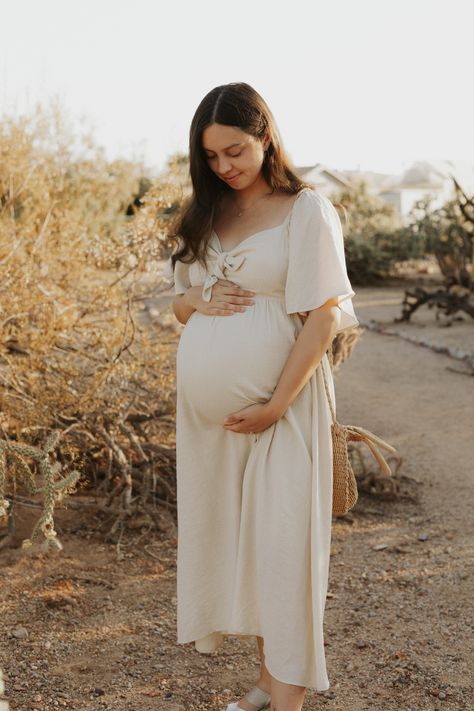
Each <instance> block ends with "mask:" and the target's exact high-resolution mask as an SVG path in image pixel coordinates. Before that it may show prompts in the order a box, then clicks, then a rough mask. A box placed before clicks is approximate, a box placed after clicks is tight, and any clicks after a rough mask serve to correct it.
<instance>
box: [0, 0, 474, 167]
mask: <svg viewBox="0 0 474 711" xmlns="http://www.w3.org/2000/svg"><path fill="white" fill-rule="evenodd" d="M473 14H474V11H473V3H472V1H471V0H323V1H322V0H312V1H311V0H291V1H290V0H286V2H281V1H280V0H273V2H270V1H269V0H239V2H235V3H228V2H225V0H200V1H199V2H196V0H194V1H192V0H186V1H185V0H171V1H170V2H163V1H161V0H133V2H132V1H127V0H80V1H79V0H14V1H12V0H0V17H1V23H0V114H2V115H3V114H5V113H7V114H8V115H19V114H22V113H25V112H28V111H29V110H31V109H32V108H33V107H34V105H35V104H36V102H37V101H41V102H45V103H47V101H48V98H49V97H52V96H56V97H58V98H59V99H60V100H61V103H62V104H63V105H64V107H65V108H66V110H67V111H68V112H69V113H70V115H71V117H72V118H74V120H75V119H77V120H78V122H79V120H80V119H81V118H82V119H83V121H84V124H83V125H84V130H85V128H86V127H87V128H92V129H93V132H94V135H95V137H96V139H97V142H98V143H99V144H100V145H102V146H104V148H105V150H106V154H107V156H108V157H110V158H116V157H125V158H133V157H138V158H142V159H143V160H144V161H145V162H146V163H147V164H148V166H149V167H150V169H151V170H154V171H158V170H160V169H161V168H163V166H164V164H165V161H166V159H167V158H168V157H169V156H170V155H171V154H172V153H173V152H175V151H177V150H179V151H187V147H188V132H189V126H190V122H191V119H192V116H193V114H194V111H195V110H196V108H197V106H198V104H199V102H200V101H201V99H202V98H203V96H204V95H205V94H206V93H207V92H208V91H210V90H211V89H212V88H213V87H215V86H217V85H219V84H226V83H228V82H232V81H245V82H247V83H249V84H251V85H252V86H253V87H254V88H255V89H256V90H257V91H258V92H259V93H260V94H261V95H262V96H263V98H264V99H265V101H266V102H267V103H268V105H269V107H270V109H271V111H272V113H273V115H274V117H275V119H276V122H277V125H278V127H279V130H280V134H281V136H282V140H283V144H284V146H285V148H286V150H287V151H288V153H289V155H290V157H291V159H292V160H293V161H294V162H295V164H296V165H312V164H314V163H317V162H322V163H325V164H327V165H328V166H329V167H332V168H336V169H356V168H358V167H360V168H361V169H362V170H366V169H367V170H379V171H383V172H395V173H396V172H399V171H401V170H402V169H403V168H404V167H406V166H408V165H409V164H410V163H411V162H412V161H413V160H430V159H453V160H458V159H462V160H467V161H470V162H474V141H473V139H472V127H473V126H474V104H473V99H472V90H471V87H472V27H473V19H474V17H473ZM78 125H79V123H78Z"/></svg>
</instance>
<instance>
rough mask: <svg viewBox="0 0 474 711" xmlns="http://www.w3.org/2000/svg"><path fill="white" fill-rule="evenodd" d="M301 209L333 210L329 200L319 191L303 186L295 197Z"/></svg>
mask: <svg viewBox="0 0 474 711" xmlns="http://www.w3.org/2000/svg"><path fill="white" fill-rule="evenodd" d="M297 202H299V203H300V205H301V208H302V209H306V210H312V211H317V212H321V211H326V210H335V207H334V205H333V204H332V202H331V200H330V199H329V198H328V197H326V195H323V194H322V193H320V192H319V191H318V190H317V189H316V188H303V189H302V190H301V192H300V194H299V197H298V198H297Z"/></svg>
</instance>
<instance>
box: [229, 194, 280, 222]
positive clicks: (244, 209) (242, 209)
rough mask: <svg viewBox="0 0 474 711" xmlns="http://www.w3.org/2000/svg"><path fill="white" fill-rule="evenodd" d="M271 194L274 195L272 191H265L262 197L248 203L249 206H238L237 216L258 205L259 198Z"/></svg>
mask: <svg viewBox="0 0 474 711" xmlns="http://www.w3.org/2000/svg"><path fill="white" fill-rule="evenodd" d="M269 195H272V193H263V195H260V197H259V198H257V199H256V200H255V202H253V203H252V204H251V205H248V206H247V207H243V208H241V209H240V210H239V208H237V212H235V214H236V215H237V217H241V216H242V214H243V213H244V212H246V211H247V210H250V208H251V207H253V206H254V205H256V204H257V202H259V200H262V199H263V198H264V197H268V196H269Z"/></svg>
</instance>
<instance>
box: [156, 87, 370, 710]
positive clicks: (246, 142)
mask: <svg viewBox="0 0 474 711" xmlns="http://www.w3.org/2000/svg"><path fill="white" fill-rule="evenodd" d="M189 148H190V155H189V157H190V173H191V181H192V194H191V196H190V197H189V199H188V200H187V201H186V204H185V206H184V208H183V210H182V211H181V212H180V215H179V218H178V219H177V223H176V225H175V230H174V237H175V238H176V242H177V248H176V249H175V250H174V252H173V255H172V256H171V257H170V260H169V263H168V276H169V277H170V278H172V279H173V280H174V290H175V294H176V296H175V298H174V301H173V309H174V313H175V315H176V318H177V319H178V321H179V322H181V323H182V324H185V327H184V329H183V330H182V332H181V337H180V341H179V346H178V352H177V360H176V375H177V414H176V453H177V500H178V559H177V642H178V643H181V644H185V643H188V642H194V644H195V648H196V649H197V650H198V651H199V652H202V653H210V652H213V651H215V650H217V649H218V648H219V647H220V646H221V645H222V644H223V642H224V639H225V635H245V636H248V635H254V636H255V637H256V641H257V646H258V651H259V656H260V660H261V669H260V674H259V676H258V678H256V679H255V685H254V686H253V688H250V689H249V690H248V691H247V692H246V693H245V694H244V695H243V696H242V698H240V699H238V700H237V701H235V702H234V703H231V704H229V705H228V706H227V710H228V711H238V710H239V709H242V710H244V711H256V710H257V709H262V708H267V707H268V708H271V709H272V711H300V709H301V708H302V705H303V701H304V695H305V690H306V689H307V688H312V689H316V690H318V691H323V690H325V689H328V688H329V681H328V676H327V672H326V663H325V655H324V639H323V615H324V608H325V601H326V592H327V582H328V569H329V549H330V538H331V506H332V442H331V431H330V424H331V418H330V411H329V407H328V404H327V398H326V393H325V390H324V381H323V376H322V373H321V369H320V368H318V365H319V364H320V363H321V364H322V367H324V368H325V372H326V377H327V379H328V383H329V388H330V392H331V395H332V396H333V398H334V383H333V380H332V376H331V370H330V367H329V362H328V359H327V356H326V354H325V351H326V349H327V348H328V347H329V346H330V344H331V342H332V340H333V338H334V336H335V334H336V333H338V332H339V331H341V330H343V329H345V328H348V327H352V326H356V325H357V324H358V323H359V322H358V320H357V318H356V316H355V314H354V310H353V306H352V297H353V296H354V293H355V292H354V291H353V289H352V287H351V283H350V281H349V278H348V276H347V271H346V263H345V255H344V243H343V235H342V229H341V223H340V221H339V217H338V214H337V212H336V210H335V208H334V206H333V205H332V203H331V202H330V201H329V200H328V199H327V198H326V197H324V196H322V195H320V194H319V193H318V192H317V191H316V190H315V189H314V187H313V186H311V185H310V184H308V183H304V182H303V181H302V180H301V179H300V178H299V177H298V176H297V174H296V172H295V169H294V168H293V167H292V166H291V163H290V161H289V159H288V157H287V155H286V154H285V151H284V149H283V147H282V144H281V141H280V137H279V133H278V129H277V127H276V125H275V121H274V119H273V116H272V114H271V112H270V110H269V108H268V106H267V104H266V103H265V101H264V100H263V99H262V97H261V96H260V95H259V94H258V93H257V92H256V91H255V90H254V89H253V88H252V87H251V86H249V85H248V84H245V83H232V84H226V85H223V86H218V87H216V88H215V89H213V90H212V91H210V92H209V93H208V94H207V95H206V96H205V97H204V98H203V99H202V101H201V103H200V104H199V106H198V108H197V110H196V113H195V115H194V117H193V120H192V123H191V129H190V146H189Z"/></svg>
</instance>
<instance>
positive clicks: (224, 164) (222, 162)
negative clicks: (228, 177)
mask: <svg viewBox="0 0 474 711" xmlns="http://www.w3.org/2000/svg"><path fill="white" fill-rule="evenodd" d="M231 169H232V165H231V163H230V161H229V159H228V158H220V159H219V162H218V166H217V170H218V172H219V173H220V174H221V175H225V174H226V173H229V172H230V170H231Z"/></svg>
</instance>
